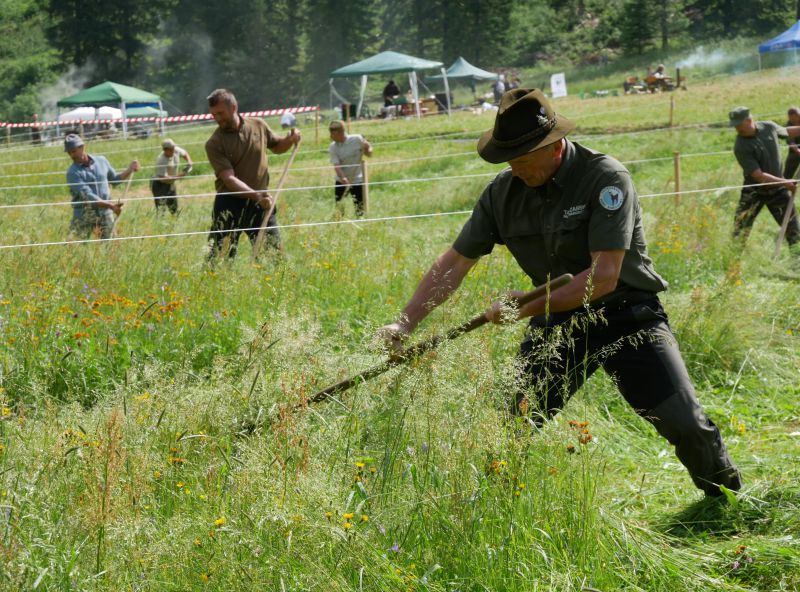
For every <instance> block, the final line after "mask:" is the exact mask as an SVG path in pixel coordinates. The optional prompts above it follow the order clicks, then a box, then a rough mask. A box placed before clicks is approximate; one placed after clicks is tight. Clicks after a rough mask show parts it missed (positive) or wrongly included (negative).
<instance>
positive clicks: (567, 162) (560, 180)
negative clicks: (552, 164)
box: [553, 138, 575, 189]
mask: <svg viewBox="0 0 800 592" xmlns="http://www.w3.org/2000/svg"><path fill="white" fill-rule="evenodd" d="M574 162H575V145H574V144H573V143H572V142H570V141H569V140H567V139H566V138H564V154H563V155H562V156H561V166H560V167H558V170H557V171H556V174H555V175H554V176H553V183H555V184H556V185H558V187H559V188H561V189H563V188H564V185H566V183H567V179H569V171H570V169H571V168H572V164H573V163H574Z"/></svg>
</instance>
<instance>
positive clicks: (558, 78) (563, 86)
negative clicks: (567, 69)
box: [550, 72, 567, 99]
mask: <svg viewBox="0 0 800 592" xmlns="http://www.w3.org/2000/svg"><path fill="white" fill-rule="evenodd" d="M550 95H551V96H552V97H553V98H554V99H557V98H558V97H566V96H567V78H566V76H564V73H563V72H559V73H558V74H553V75H552V76H551V77H550Z"/></svg>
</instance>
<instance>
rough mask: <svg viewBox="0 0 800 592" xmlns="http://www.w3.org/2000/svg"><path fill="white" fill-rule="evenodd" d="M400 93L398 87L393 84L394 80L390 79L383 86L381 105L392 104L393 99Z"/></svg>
mask: <svg viewBox="0 0 800 592" xmlns="http://www.w3.org/2000/svg"><path fill="white" fill-rule="evenodd" d="M401 94H402V93H401V92H400V87H399V86H397V84H395V81H394V80H390V81H389V83H388V84H387V85H386V86H384V87H383V106H384V107H388V106H389V105H394V100H395V99H396V98H397V97H399V96H400V95H401Z"/></svg>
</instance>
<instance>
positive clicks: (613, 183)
mask: <svg viewBox="0 0 800 592" xmlns="http://www.w3.org/2000/svg"><path fill="white" fill-rule="evenodd" d="M565 142H566V146H565V149H564V155H563V160H562V163H561V166H560V167H559V169H558V171H557V173H556V175H555V176H554V177H553V178H552V179H551V180H550V181H549V182H547V183H546V184H545V185H543V186H541V187H528V186H527V185H525V183H524V182H523V181H522V180H521V179H519V178H517V177H514V176H513V175H512V174H511V169H510V168H509V169H506V170H504V171H502V172H501V173H500V174H498V175H497V176H496V177H495V178H494V180H493V181H492V182H491V183H489V185H488V186H487V187H486V189H484V191H483V194H482V195H481V197H480V199H479V200H478V203H477V204H476V205H475V208H474V209H473V211H472V216H471V217H470V219H469V220H468V221H467V223H466V224H465V225H464V227H463V228H462V230H461V234H459V236H458V238H457V239H456V241H455V243H454V244H453V248H454V249H455V250H456V251H458V252H459V253H460V254H461V255H463V256H465V257H469V258H471V259H476V258H478V257H480V256H482V255H488V254H489V253H491V252H492V249H493V248H494V245H496V244H500V245H506V247H507V248H508V250H509V251H510V252H511V254H512V255H513V256H514V259H516V260H517V263H519V265H520V267H521V268H522V269H523V271H525V273H527V274H528V276H530V278H531V279H532V280H533V282H534V284H536V285H541V284H543V283H544V282H546V281H547V278H548V276H551V277H556V276H559V275H561V274H564V273H571V274H573V275H575V274H578V273H580V272H582V271H584V270H586V269H588V268H589V267H590V266H591V263H592V259H591V255H590V253H591V252H594V251H609V250H616V249H623V250H625V256H624V258H623V260H622V271H621V273H620V278H619V283H618V285H617V288H616V289H615V290H614V292H612V293H611V294H608V295H606V296H605V297H603V298H602V301H603V302H609V301H613V300H614V299H615V298H617V297H621V296H622V295H623V294H624V293H625V292H628V291H630V290H641V291H645V292H653V293H655V292H660V291H662V290H665V289H666V288H667V283H666V282H665V281H664V280H663V279H662V278H661V277H660V276H659V275H658V274H657V273H656V272H655V270H654V269H653V262H652V261H651V260H650V257H648V255H647V245H646V244H645V238H644V229H643V228H642V215H641V210H640V209H639V198H638V197H637V195H636V190H635V189H634V187H633V182H632V181H631V176H630V173H629V172H628V170H627V169H626V168H625V167H624V166H622V164H620V163H619V162H618V161H617V160H615V159H613V158H611V157H609V156H606V155H604V154H600V153H599V152H594V151H592V150H589V149H588V148H585V147H583V146H581V145H580V144H575V143H573V142H570V141H569V140H565Z"/></svg>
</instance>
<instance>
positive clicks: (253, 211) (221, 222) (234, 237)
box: [208, 193, 281, 260]
mask: <svg viewBox="0 0 800 592" xmlns="http://www.w3.org/2000/svg"><path fill="white" fill-rule="evenodd" d="M265 214H266V211H264V209H263V208H262V207H261V206H259V205H258V204H257V203H256V202H255V201H253V200H250V199H245V198H243V197H238V196H236V195H229V194H226V193H218V194H217V196H216V198H215V199H214V210H213V212H212V220H211V232H210V234H209V235H208V240H209V241H210V242H211V251H210V252H209V260H213V259H216V258H217V257H219V256H220V255H224V254H226V253H227V255H228V257H229V258H230V259H233V258H234V257H236V250H237V247H238V244H239V236H240V235H241V234H242V232H245V233H246V234H247V238H249V239H250V244H251V245H253V246H255V242H256V238H257V237H258V232H259V228H260V227H261V223H262V221H263V219H264V215H265ZM277 225H278V220H277V217H276V215H275V210H273V211H272V215H271V216H270V217H269V220H268V222H267V226H268V228H267V231H266V239H265V242H264V246H265V247H272V248H276V249H277V248H280V244H281V234H280V230H279V229H278V228H277Z"/></svg>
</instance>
